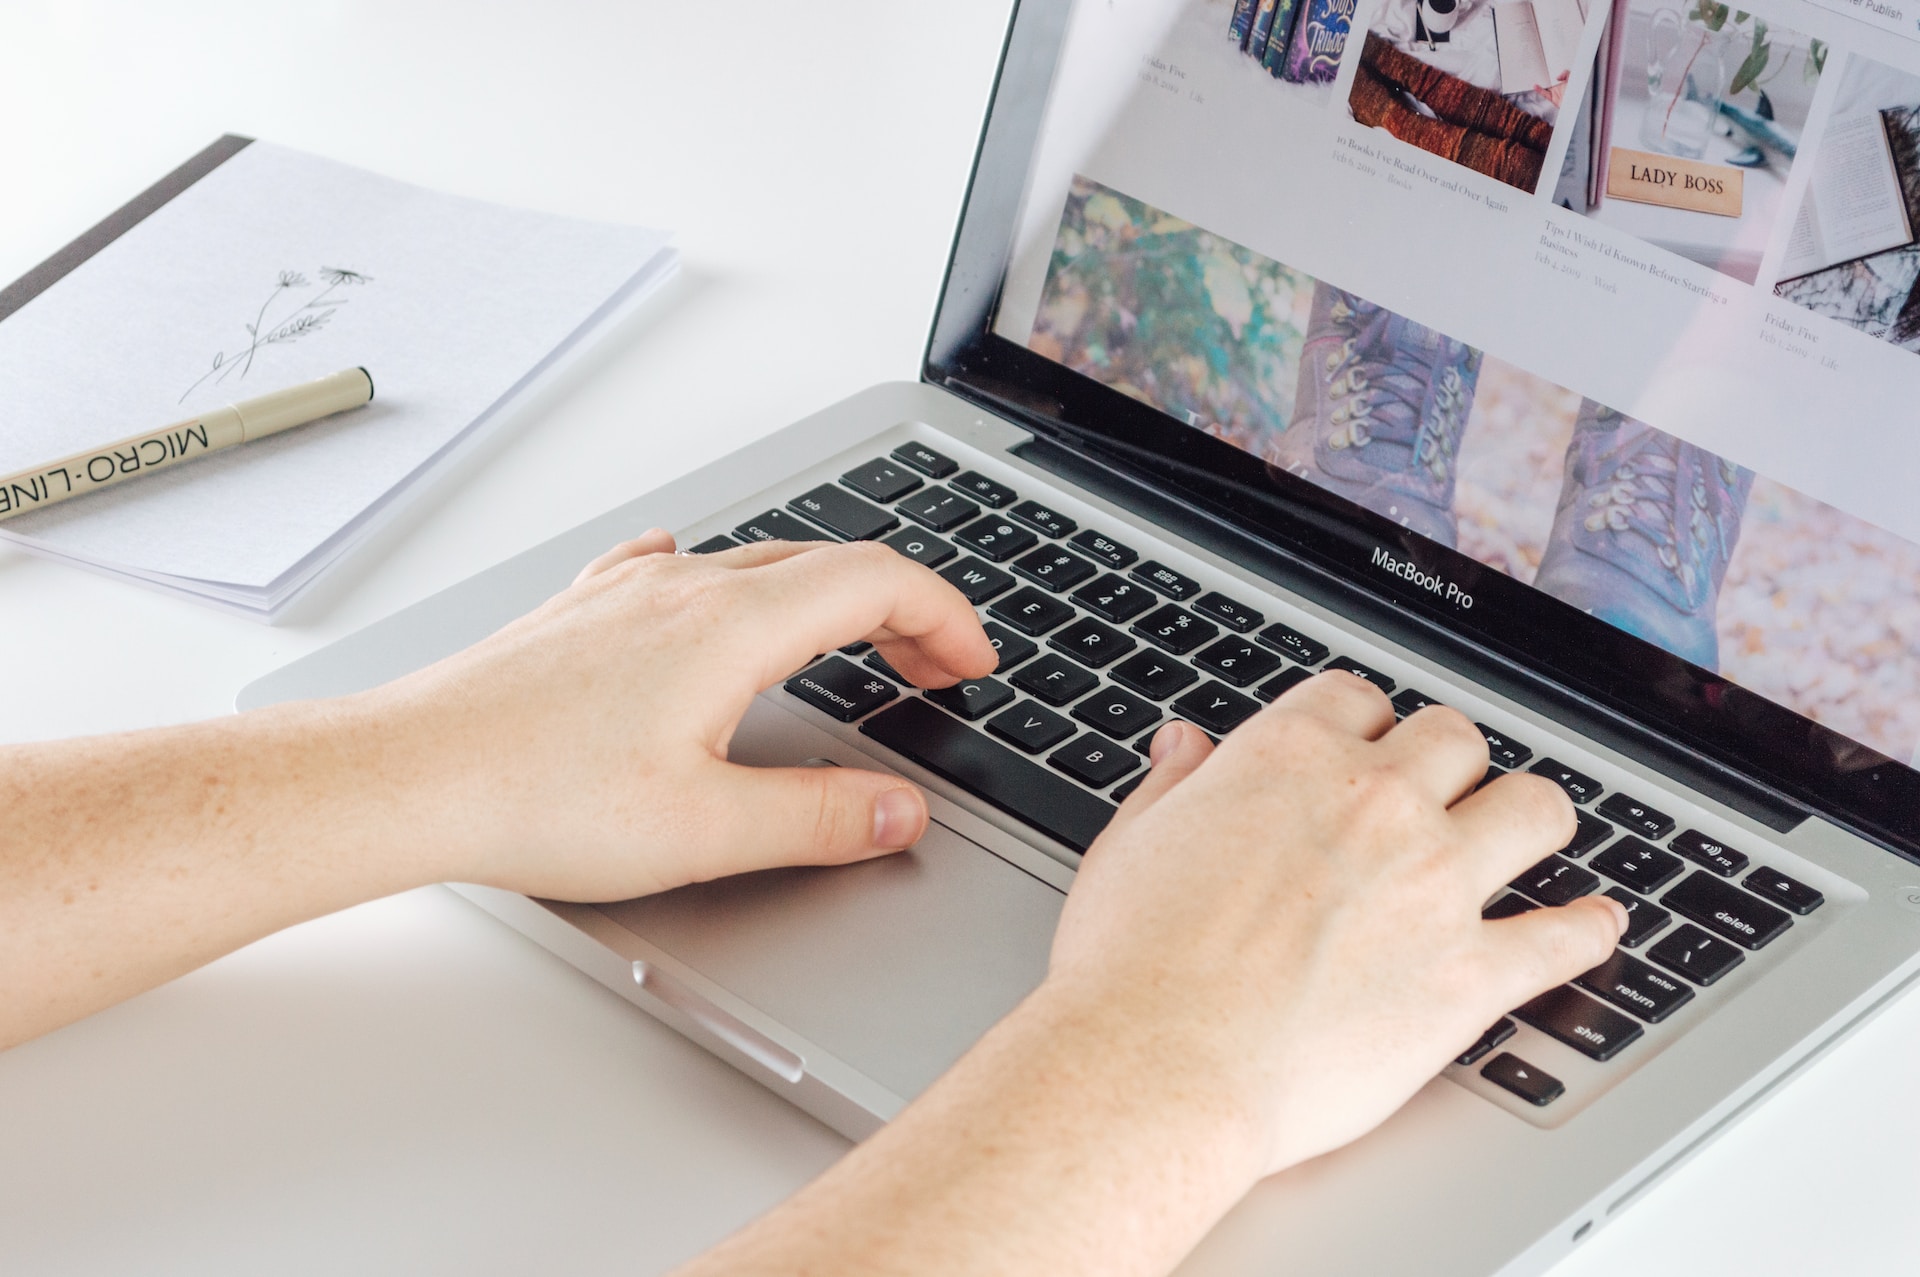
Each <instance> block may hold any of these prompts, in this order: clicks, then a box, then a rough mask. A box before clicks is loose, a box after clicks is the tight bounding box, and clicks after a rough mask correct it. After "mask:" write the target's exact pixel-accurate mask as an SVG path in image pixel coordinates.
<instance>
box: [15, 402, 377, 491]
mask: <svg viewBox="0 0 1920 1277" xmlns="http://www.w3.org/2000/svg"><path fill="white" fill-rule="evenodd" d="M372 398H373V374H371V373H369V372H368V371H367V370H366V369H365V368H348V369H346V370H344V371H342V372H336V373H333V374H331V375H329V376H326V377H322V378H320V379H319V380H317V381H309V382H303V383H302V384H300V385H298V386H289V387H287V388H286V389H285V390H276V391H274V392H273V393H272V394H270V395H261V396H260V397H259V398H258V399H248V400H246V401H245V402H243V403H236V404H228V405H226V406H225V407H223V408H215V409H214V410H213V411H212V412H209V413H206V414H204V415H202V416H198V417H189V418H187V420H185V421H179V422H175V423H174V424H173V425H170V426H163V427H161V428H160V429H158V430H148V431H144V432H142V433H140V434H137V435H129V436H128V437H127V438H125V439H122V440H119V441H118V442H117V443H109V444H106V445H103V446H102V447H98V448H89V449H87V450H86V451H85V452H76V453H74V454H73V455H72V456H70V457H62V458H60V459H59V460H58V461H49V462H47V463H46V464H45V465H38V466H33V467H31V468H30V469H26V470H22V471H20V473H18V474H12V475H7V476H5V477H0V519H11V518H12V517H13V516H14V515H16V514H24V513H26V512H27V511H29V510H41V509H45V508H46V507H47V506H50V505H58V504H59V503H60V502H62V501H65V500H66V499H67V498H68V497H77V496H80V495H82V494H84V493H88V492H93V491H95V490H96V489H99V488H108V487H112V486H113V485H114V484H116V483H120V482H122V481H124V480H127V479H131V478H133V477H134V476H135V475H142V474H147V473H149V472H151V471H154V470H164V469H166V468H167V467H168V466H175V465H179V464H180V463H181V462H182V461H190V460H192V459H193V458H195V457H198V456H202V455H204V454H205V453H209V452H218V451H219V450H220V449H222V448H231V447H233V446H234V445H235V444H238V443H246V442H248V441H249V440H253V439H263V438H265V437H266V436H268V435H272V434H279V433H280V432H281V431H282V430H290V429H292V428H293V427H294V426H304V425H306V424H307V423H308V422H309V421H318V420H319V419H320V418H322V417H330V416H332V415H333V414H334V413H336V412H345V411H346V410H347V409H349V408H358V407H359V406H360V405H361V404H363V403H366V402H367V401H368V400H370V399H372Z"/></svg>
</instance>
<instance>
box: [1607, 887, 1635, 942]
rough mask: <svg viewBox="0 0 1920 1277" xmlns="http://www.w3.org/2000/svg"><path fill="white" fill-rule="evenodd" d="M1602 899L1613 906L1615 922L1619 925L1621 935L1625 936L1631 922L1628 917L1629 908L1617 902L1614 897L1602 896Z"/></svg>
mask: <svg viewBox="0 0 1920 1277" xmlns="http://www.w3.org/2000/svg"><path fill="white" fill-rule="evenodd" d="M1600 898H1601V899H1602V900H1604V901H1606V902H1607V903H1608V904H1610V905H1612V906H1613V920H1614V921H1615V922H1616V923H1618V924H1619V927H1620V934H1621V935H1623V936H1624V935H1625V934H1627V927H1628V926H1629V925H1630V922H1631V920H1630V919H1629V918H1628V917H1627V907H1626V906H1625V905H1623V904H1621V903H1620V902H1619V901H1618V900H1615V899H1614V898H1613V897H1612V896H1602V897H1600Z"/></svg>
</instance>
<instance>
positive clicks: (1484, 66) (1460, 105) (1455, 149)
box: [1347, 0, 1588, 194]
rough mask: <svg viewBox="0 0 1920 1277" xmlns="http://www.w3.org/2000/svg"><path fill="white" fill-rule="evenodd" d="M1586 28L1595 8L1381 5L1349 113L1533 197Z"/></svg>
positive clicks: (1474, 0)
mask: <svg viewBox="0 0 1920 1277" xmlns="http://www.w3.org/2000/svg"><path fill="white" fill-rule="evenodd" d="M1587 18H1588V10H1587V0H1499V2H1498V3H1495V2H1494V0H1382V2H1381V4H1380V6H1379V8H1378V9H1377V10H1375V12H1374V16H1373V19H1372V21H1371V22H1370V23H1369V24H1368V29H1367V33H1366V38H1365V43H1364V45H1363V46H1362V48H1361V52H1360V65H1359V67H1358V68H1357V69H1356V72H1355V75H1354V80H1353V89H1352V91H1351V93H1349V94H1348V98H1347V109H1348V110H1349V112H1351V114H1352V116H1353V118H1354V120H1356V121H1357V122H1359V123H1361V124H1365V125H1368V126H1370V127H1372V128H1378V129H1384V130H1385V131H1387V132H1388V133H1391V134H1393V136H1395V137H1397V138H1399V139H1400V140H1401V141H1403V142H1409V143H1411V144H1413V145H1414V146H1417V147H1419V148H1420V149H1421V150H1423V151H1427V152H1429V153H1431V154H1433V155H1438V156H1440V157H1441V158H1442V159H1447V160H1452V161H1453V162H1454V163H1456V164H1460V165H1464V166H1465V167H1467V168H1470V169H1472V170H1474V171H1475V172H1476V173H1482V174H1485V175H1486V176H1488V177H1491V178H1494V179H1495V180H1497V181H1501V182H1505V183H1506V184H1507V185H1508V186H1513V187H1518V188H1519V189H1520V190H1523V191H1525V192H1527V193H1528V194H1532V193H1533V192H1534V190H1536V189H1537V188H1538V187H1539V185H1540V174H1541V169H1542V168H1543V167H1544V166H1545V164H1546V159H1547V150H1548V147H1549V146H1550V145H1551V144H1552V142H1553V129H1554V125H1555V123H1556V121H1557V120H1558V118H1559V114H1560V107H1561V104H1562V100H1563V99H1564V98H1565V96H1566V92H1567V85H1568V81H1569V80H1570V78H1571V76H1572V72H1573V67H1574V63H1575V61H1576V60H1577V59H1578V57H1579V52H1580V45H1581V39H1582V36H1583V35H1584V33H1585V30H1586V24H1587Z"/></svg>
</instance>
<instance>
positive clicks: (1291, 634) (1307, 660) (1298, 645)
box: [1254, 625, 1327, 665]
mask: <svg viewBox="0 0 1920 1277" xmlns="http://www.w3.org/2000/svg"><path fill="white" fill-rule="evenodd" d="M1254 637H1255V638H1257V639H1259V640H1260V641H1261V642H1262V643H1265V644H1266V645H1267V646H1268V647H1270V648H1272V649H1273V650H1274V651H1276V652H1279V653H1280V654H1281V655H1283V656H1290V657H1292V658H1293V659H1294V660H1296V661H1298V662H1300V663H1301V664H1302V665H1318V664H1319V663H1320V662H1322V661H1324V660H1326V659H1327V645H1326V644H1325V643H1322V642H1319V641H1318V640H1316V639H1310V638H1308V637H1307V636H1306V635H1304V634H1302V633H1301V632H1300V631H1299V630H1295V629H1290V628H1288V627H1287V626H1285V625H1269V626H1268V627H1267V628H1266V629H1264V630H1261V631H1260V632H1259V633H1258V634H1256V635H1254Z"/></svg>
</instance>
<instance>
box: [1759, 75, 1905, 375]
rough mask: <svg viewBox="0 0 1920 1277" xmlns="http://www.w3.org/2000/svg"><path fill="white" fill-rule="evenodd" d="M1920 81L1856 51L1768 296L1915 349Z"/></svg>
mask: <svg viewBox="0 0 1920 1277" xmlns="http://www.w3.org/2000/svg"><path fill="white" fill-rule="evenodd" d="M1916 229H1920V77H1915V76H1912V75H1909V74H1907V73H1906V72H1904V71H1896V70H1894V69H1893V68H1892V67H1888V66H1882V65H1881V64H1880V63H1877V62H1870V61H1868V60H1866V59H1864V58H1859V57H1855V58H1853V59H1851V60H1850V63H1849V65H1848V67H1847V69H1846V71H1845V72H1844V73H1842V76H1841V80H1840V85H1839V88H1838V90H1837V91H1836V92H1835V94H1834V102H1833V110H1832V112H1831V113H1830V114H1829V116H1828V118H1827V125H1826V128H1825V129H1824V131H1823V136H1822V137H1821V139H1820V143H1819V150H1818V151H1817V153H1816V154H1815V155H1814V157H1813V171H1812V174H1811V176H1810V178H1809V180H1808V182H1807V188H1806V193H1805V195H1804V196H1802V198H1801V201H1800V208H1799V210H1798V211H1797V212H1796V213H1795V215H1794V223H1793V233H1792V236H1791V238H1790V239H1789V240H1788V242H1787V253H1786V257H1785V258H1784V259H1783V261H1782V264H1781V270H1780V274H1781V279H1780V282H1779V283H1777V284H1775V285H1774V290H1773V291H1774V292H1775V293H1776V294H1778V295H1779V296H1781V297H1784V298H1786V299H1787V300H1788V301H1791V302H1794V303H1796V304H1798V305H1801V306H1805V307H1806V308H1807V309H1808V310H1811V311H1814V312H1815V313H1817V314H1821V315H1825V316H1826V317H1827V318H1829V319H1834V320H1838V321H1839V322H1840V323H1843V324H1846V325H1847V326H1849V327H1851V328H1857V329H1859V330H1860V331H1861V332H1864V333H1866V334H1867V335H1868V336H1870V337H1878V338H1880V339H1881V340H1882V341H1888V342H1892V343H1893V344H1894V345H1896V346H1899V347H1901V348H1903V349H1905V350H1910V351H1916V352H1920V295H1916V293H1917V290H1916V289H1915V287H1914V285H1915V282H1916V281H1920V247H1917V246H1916V245H1915V242H1914V241H1915V232H1916Z"/></svg>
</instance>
